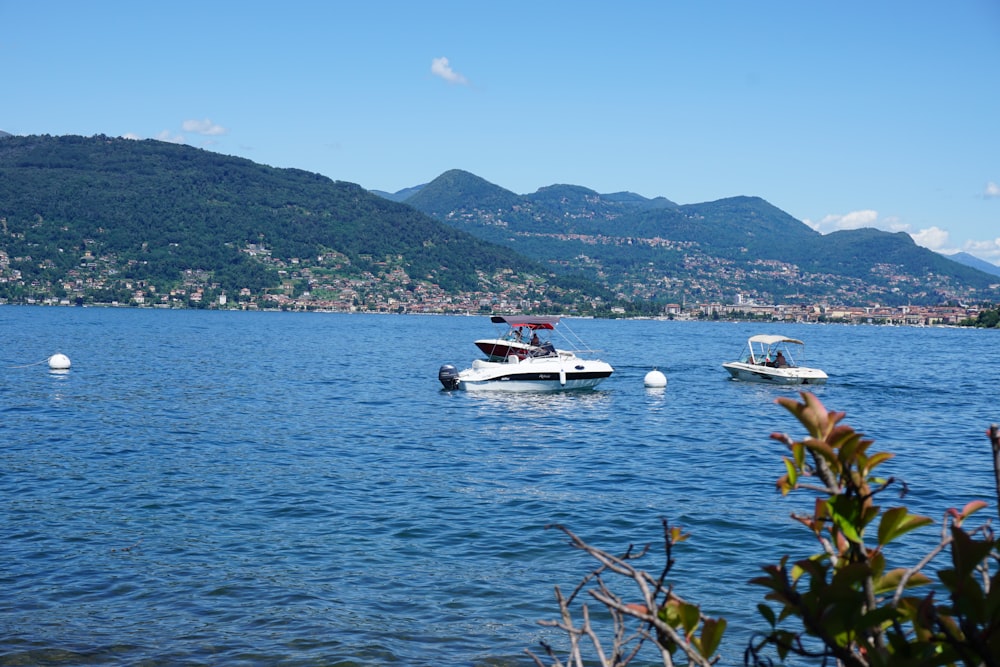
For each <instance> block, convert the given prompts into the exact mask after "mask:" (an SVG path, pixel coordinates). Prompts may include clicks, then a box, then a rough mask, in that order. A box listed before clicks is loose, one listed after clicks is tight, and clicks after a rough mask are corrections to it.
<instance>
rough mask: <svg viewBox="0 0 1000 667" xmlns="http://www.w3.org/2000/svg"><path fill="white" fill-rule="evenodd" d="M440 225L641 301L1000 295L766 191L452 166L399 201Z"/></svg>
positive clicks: (920, 299)
mask: <svg viewBox="0 0 1000 667" xmlns="http://www.w3.org/2000/svg"><path fill="white" fill-rule="evenodd" d="M402 200H403V201H405V202H406V203H408V204H411V205H413V206H415V207H417V208H419V209H420V210H422V211H424V212H426V213H428V214H429V215H433V216H435V217H436V218H438V219H439V220H441V221H442V222H445V223H447V224H449V225H452V226H454V227H456V228H458V229H461V230H463V231H467V232H469V233H470V234H475V235H477V236H479V237H480V238H483V239H488V240H490V241H492V242H494V243H498V244H502V245H506V246H508V247H510V248H511V249H514V250H516V251H517V252H519V253H521V254H523V255H526V256H528V257H531V258H532V259H535V260H537V261H539V262H542V263H544V264H546V265H547V266H549V267H551V268H552V269H553V270H554V271H572V272H577V273H579V274H581V275H584V276H586V277H588V278H590V279H592V280H595V281H599V282H601V283H602V284H603V285H604V286H606V287H607V288H608V289H609V290H611V291H612V292H614V293H617V294H620V295H623V296H625V297H627V298H631V299H638V300H654V301H661V302H663V301H669V300H673V301H676V302H684V301H690V300H722V301H727V300H731V299H733V298H734V297H735V295H736V294H738V293H739V294H741V295H743V296H745V297H748V298H751V299H755V300H759V301H761V302H766V303H787V302H793V303H801V302H817V301H829V302H835V303H847V304H857V305H865V304H871V303H881V304H893V305H903V304H907V303H913V304H925V305H935V304H940V303H945V302H949V301H955V300H960V301H961V300H965V301H970V300H971V301H995V300H997V299H998V298H1000V289H998V286H997V283H998V281H997V280H996V277H995V276H991V275H989V274H987V273H984V272H983V271H980V270H978V269H976V268H973V267H970V266H966V265H963V264H960V263H958V262H955V261H952V260H950V259H948V258H946V257H944V256H942V255H939V254H937V253H934V252H932V251H930V250H927V249H926V248H922V247H920V246H917V245H916V244H915V243H914V242H913V240H912V238H911V237H910V236H909V235H907V234H904V233H898V234H891V233H888V232H882V231H879V230H876V229H860V230H850V231H843V232H837V233H834V234H828V235H821V234H819V233H818V232H816V231H815V230H813V229H811V228H810V227H809V226H807V225H806V224H804V223H803V222H801V221H799V220H797V219H795V218H794V217H792V216H790V215H789V214H787V213H785V212H784V211H782V210H780V209H779V208H777V207H776V206H774V205H772V204H770V203H769V202H767V201H765V200H763V199H761V198H759V197H748V196H739V197H730V198H727V199H721V200H718V201H714V202H705V203H699V204H686V205H678V204H675V203H673V202H671V201H670V200H668V199H666V198H663V197H658V198H655V199H646V198H643V197H641V196H639V195H635V194H633V193H615V194H611V195H603V194H599V193H597V192H595V191H593V190H590V189H588V188H584V187H581V186H575V185H553V186H549V187H545V188H541V189H540V190H538V191H537V192H535V193H533V194H526V195H515V194H514V193H512V192H510V191H508V190H504V189H503V188H500V187H498V186H496V185H493V184H491V183H488V182H487V181H484V180H483V179H481V178H479V177H477V176H474V175H472V174H468V173H466V172H462V171H459V170H452V171H449V172H446V173H445V174H442V175H441V176H440V177H439V178H437V179H435V180H434V181H431V182H430V183H427V184H425V185H423V186H420V187H419V188H414V189H413V190H412V191H411V192H410V194H408V196H406V197H404V198H402Z"/></svg>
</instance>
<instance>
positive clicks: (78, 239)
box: [0, 136, 579, 300]
mask: <svg viewBox="0 0 1000 667" xmlns="http://www.w3.org/2000/svg"><path fill="white" fill-rule="evenodd" d="M0 222H2V226H0V262H2V264H0V270H2V271H3V278H4V279H3V280H2V281H0V296H4V297H6V298H8V299H13V300H17V299H18V298H19V297H23V296H24V295H25V294H32V293H42V292H43V291H44V286H45V285H54V286H57V287H56V288H57V290H63V289H64V286H65V285H66V284H73V283H74V281H75V280H76V279H77V278H78V277H79V276H80V275H81V274H82V273H88V272H89V273H90V274H93V273H95V272H96V271H103V279H102V280H101V281H100V285H99V287H96V288H95V289H97V290H98V291H103V292H108V293H111V294H113V295H114V296H115V298H119V299H124V298H126V297H125V294H127V292H128V291H129V290H134V289H136V288H137V286H142V285H151V286H154V288H155V289H156V290H158V291H159V292H161V293H162V292H163V291H164V290H167V291H169V290H171V289H176V288H177V286H178V285H180V284H182V283H183V282H185V281H190V278H191V276H192V275H203V276H205V283H206V284H207V285H214V286H215V289H216V291H226V292H229V293H230V294H232V293H234V292H239V291H243V290H249V291H250V292H251V293H254V294H259V293H264V292H266V291H268V290H278V289H279V288H281V287H282V285H284V287H285V291H287V292H289V293H291V292H298V293H301V292H303V291H307V290H309V289H310V285H309V283H310V281H309V280H308V278H307V277H302V275H301V274H302V271H301V269H302V268H303V267H306V266H312V268H313V269H314V271H313V272H310V275H311V274H312V273H314V272H315V270H316V269H319V268H325V269H326V271H327V272H328V273H329V272H336V273H338V274H339V275H341V276H342V277H354V278H357V279H362V278H364V277H366V276H378V275H382V276H385V275H388V274H390V273H393V272H401V273H402V274H405V279H407V280H408V282H409V289H410V290H411V291H412V290H413V289H414V287H413V286H414V285H416V284H418V283H421V282H424V283H427V284H428V285H434V286H436V288H438V289H440V290H442V291H444V292H446V293H460V292H475V291H489V290H491V289H492V285H491V283H490V280H489V278H488V277H490V276H493V275H494V274H497V273H506V274H513V275H517V276H521V277H522V278H524V279H525V280H529V281H531V282H533V283H539V282H547V281H550V280H551V278H552V276H551V272H550V271H548V270H546V269H543V268H542V267H541V266H540V265H539V264H537V263H535V262H532V261H529V260H526V259H525V258H523V257H521V256H519V255H517V254H516V253H515V252H513V251H511V250H509V249H507V248H503V247H499V246H495V245H492V244H490V243H487V242H485V241H483V240H481V239H478V238H476V237H473V236H471V235H469V234H466V233H464V232H462V231H459V230H456V229H455V228H453V227H450V226H447V225H443V224H441V223H440V222H438V221H436V220H434V219H433V218H431V217H429V216H427V215H424V214H423V213H421V212H419V211H417V210H416V209H414V208H413V207H411V206H406V205H403V204H398V203H394V202H390V201H386V200H385V199H383V198H380V197H377V196H375V195H373V194H371V193H369V192H367V191H366V190H364V189H362V188H361V187H359V186H357V185H355V184H352V183H347V182H342V181H332V180H330V179H328V178H326V177H324V176H320V175H318V174H313V173H309V172H305V171H300V170H295V169H275V168H271V167H267V166H264V165H260V164H256V163H254V162H251V161H249V160H245V159H242V158H234V157H230V156H225V155H220V154H218V153H212V152H210V151H205V150H200V149H196V148H192V147H189V146H183V145H176V144H171V143H164V142H159V141H151V140H149V141H133V140H128V139H121V138H110V137H103V136H102V137H88V138H84V137H74V136H63V137H48V136H45V137H37V136H35V137H12V136H8V137H5V138H2V139H0ZM317 265H323V266H317ZM295 273H298V274H299V279H298V280H297V281H296V280H293V278H294V276H293V275H292V274H295ZM90 277H91V278H93V275H91V276H90ZM484 278H485V280H484ZM574 284H577V285H578V284H579V283H574ZM100 296H101V295H100V294H99V295H98V297H100ZM105 296H107V295H105Z"/></svg>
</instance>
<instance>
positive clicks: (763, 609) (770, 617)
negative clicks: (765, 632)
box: [757, 602, 775, 628]
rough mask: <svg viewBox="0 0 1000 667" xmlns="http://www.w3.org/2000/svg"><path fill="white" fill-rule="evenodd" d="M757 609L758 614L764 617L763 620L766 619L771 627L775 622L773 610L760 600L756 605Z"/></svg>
mask: <svg viewBox="0 0 1000 667" xmlns="http://www.w3.org/2000/svg"><path fill="white" fill-rule="evenodd" d="M757 611H759V612H760V615H761V616H763V617H764V620H765V621H767V623H768V625H770V626H771V627H772V628H773V627H774V624H775V618H774V610H773V609H771V608H770V607H768V606H767V605H766V604H764V603H763V602H761V603H759V604H758V605H757Z"/></svg>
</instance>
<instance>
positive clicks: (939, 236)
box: [909, 227, 954, 252]
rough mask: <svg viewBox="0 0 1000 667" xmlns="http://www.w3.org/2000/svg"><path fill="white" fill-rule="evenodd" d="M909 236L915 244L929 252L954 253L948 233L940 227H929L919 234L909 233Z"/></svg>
mask: <svg viewBox="0 0 1000 667" xmlns="http://www.w3.org/2000/svg"><path fill="white" fill-rule="evenodd" d="M909 234H910V236H911V237H913V241H914V243H916V244H917V245H919V246H923V247H925V248H927V249H928V250H934V251H936V252H945V251H948V252H953V251H954V248H952V247H951V244H950V240H949V238H948V231H947V230H944V229H941V228H940V227H928V228H927V229H921V230H920V231H919V232H909Z"/></svg>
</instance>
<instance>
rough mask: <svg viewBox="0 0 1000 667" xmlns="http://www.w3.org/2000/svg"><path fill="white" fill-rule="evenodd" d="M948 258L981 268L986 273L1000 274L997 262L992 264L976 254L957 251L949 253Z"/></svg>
mask: <svg viewBox="0 0 1000 667" xmlns="http://www.w3.org/2000/svg"><path fill="white" fill-rule="evenodd" d="M947 257H948V259H950V260H952V261H953V262H958V263H959V264H964V265H966V266H971V267H972V268H974V269H979V270H980V271H983V272H984V273H989V274H991V275H994V276H1000V266H997V265H996V264H990V263H989V262H985V261H983V260H981V259H979V258H978V257H976V256H975V255H970V254H969V253H967V252H957V253H955V254H954V255H947Z"/></svg>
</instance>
